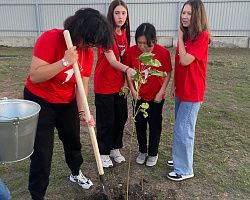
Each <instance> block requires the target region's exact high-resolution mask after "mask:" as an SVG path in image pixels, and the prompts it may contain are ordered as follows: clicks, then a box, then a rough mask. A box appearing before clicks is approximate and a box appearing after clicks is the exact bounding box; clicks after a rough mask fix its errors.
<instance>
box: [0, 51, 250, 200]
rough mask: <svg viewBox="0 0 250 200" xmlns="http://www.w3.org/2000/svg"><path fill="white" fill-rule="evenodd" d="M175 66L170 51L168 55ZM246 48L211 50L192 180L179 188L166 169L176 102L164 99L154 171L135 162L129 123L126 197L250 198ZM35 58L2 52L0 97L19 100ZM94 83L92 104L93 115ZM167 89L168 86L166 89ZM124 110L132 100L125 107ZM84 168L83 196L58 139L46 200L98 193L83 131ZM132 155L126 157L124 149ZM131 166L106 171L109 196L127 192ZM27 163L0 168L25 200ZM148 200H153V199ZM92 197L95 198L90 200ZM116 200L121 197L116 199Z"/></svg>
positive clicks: (249, 78)
mask: <svg viewBox="0 0 250 200" xmlns="http://www.w3.org/2000/svg"><path fill="white" fill-rule="evenodd" d="M170 51H171V55H172V61H174V59H173V57H174V49H170ZM249 55H250V49H213V48H211V49H210V52H209V66H208V72H207V91H206V99H205V101H204V103H203V105H202V108H201V109H200V112H199V116H198V121H197V127H196V139H195V154H194V173H195V178H193V179H190V180H187V181H184V182H180V183H176V182H171V181H169V180H167V179H166V174H167V172H169V171H170V170H171V168H169V167H167V166H166V161H167V160H168V159H170V158H171V141H172V130H173V123H174V111H173V109H174V104H173V101H172V100H171V99H170V98H169V97H168V98H167V99H166V102H165V105H164V112H163V113H164V116H163V117H164V120H163V131H162V138H161V143H160V149H159V161H158V163H157V166H156V167H153V168H147V167H145V166H138V165H136V164H135V161H134V159H135V156H136V154H137V151H138V149H137V143H136V137H135V136H132V137H133V138H132V144H130V141H131V127H132V125H131V123H130V121H128V124H127V126H126V130H125V135H124V149H123V150H122V152H123V153H124V154H126V156H125V157H126V158H127V161H128V157H129V156H130V157H131V171H130V187H129V188H130V190H129V193H130V198H129V199H135V198H133V195H134V197H136V199H138V200H139V199H157V200H165V199H211V200H214V199H250V159H249V158H250V153H249V152H250V151H249V147H250V131H249V130H250V114H249V113H250V101H249V94H250V89H249V88H250V87H249V82H250V67H249V63H250V56H249ZM31 57H32V49H31V48H7V47H0V85H1V87H0V98H1V97H3V96H7V97H8V98H22V89H23V85H24V81H25V78H26V74H27V72H28V70H29V65H30V61H31ZM92 84H93V81H91V85H90V88H91V89H90V94H89V98H88V99H89V104H90V108H91V110H92V111H93V113H94V109H95V108H94V103H93V91H92ZM168 91H169V88H168ZM129 107H131V106H130V101H129ZM82 144H83V149H82V153H83V157H84V164H83V166H82V170H83V171H84V172H85V173H86V174H88V176H89V177H91V179H92V181H93V182H94V184H95V186H94V188H93V189H92V190H90V191H83V190H82V189H81V188H79V187H78V186H77V185H74V184H71V183H69V181H68V175H69V173H70V172H69V169H68V168H67V165H66V163H65V161H64V160H65V159H64V155H63V148H62V144H61V142H60V141H59V139H58V137H57V136H56V138H55V148H54V155H53V163H52V171H51V177H50V185H49V187H48V190H47V195H46V197H47V199H58V200H59V199H94V196H96V195H97V194H99V193H100V192H101V191H102V190H101V188H100V184H99V176H98V173H97V169H96V164H95V159H94V156H93V151H92V146H91V143H90V138H89V135H88V131H87V129H86V127H82ZM130 150H131V154H129V151H130ZM127 169H128V162H127V163H125V164H123V165H121V166H118V165H117V166H115V167H114V168H112V169H108V170H105V180H106V181H107V184H108V186H109V187H110V189H111V190H112V191H118V192H119V191H120V194H123V195H124V194H125V191H126V184H127ZM28 170H29V159H27V160H25V161H22V162H18V163H12V164H4V165H0V177H1V179H3V180H4V182H5V183H6V184H7V185H8V187H9V189H10V191H11V193H12V197H13V199H14V200H15V199H16V200H19V199H25V200H26V199H29V193H28V190H27V184H28ZM150 195H151V196H150ZM95 198H97V197H95ZM116 199H119V198H118V197H117V198H116Z"/></svg>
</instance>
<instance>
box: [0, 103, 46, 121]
mask: <svg viewBox="0 0 250 200" xmlns="http://www.w3.org/2000/svg"><path fill="white" fill-rule="evenodd" d="M6 102H7V103H8V102H9V103H22V102H25V103H29V104H33V105H36V106H37V111H36V112H34V113H33V114H32V115H28V116H25V117H12V118H6V119H1V120H0V123H6V122H12V121H13V120H14V121H16V120H19V121H21V120H25V119H29V118H31V117H33V116H36V115H37V114H38V113H39V112H40V110H41V106H40V105H39V104H38V103H36V102H34V101H30V100H26V99H2V100H0V104H2V103H6ZM0 117H1V116H0ZM2 118H3V116H2Z"/></svg>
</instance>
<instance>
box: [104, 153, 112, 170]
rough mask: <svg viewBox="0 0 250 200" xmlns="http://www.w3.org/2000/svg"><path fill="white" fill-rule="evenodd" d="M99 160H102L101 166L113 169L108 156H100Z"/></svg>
mask: <svg viewBox="0 0 250 200" xmlns="http://www.w3.org/2000/svg"><path fill="white" fill-rule="evenodd" d="M101 160H102V166H103V167H105V168H107V167H113V162H112V160H110V157H109V155H101Z"/></svg>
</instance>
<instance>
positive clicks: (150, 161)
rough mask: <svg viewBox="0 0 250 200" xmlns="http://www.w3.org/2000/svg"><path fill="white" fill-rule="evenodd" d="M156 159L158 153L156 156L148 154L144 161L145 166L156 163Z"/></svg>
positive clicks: (151, 165)
mask: <svg viewBox="0 0 250 200" xmlns="http://www.w3.org/2000/svg"><path fill="white" fill-rule="evenodd" d="M157 160H158V155H157V156H149V157H148V159H147V162H146V166H148V167H153V166H155V165H156V163H157Z"/></svg>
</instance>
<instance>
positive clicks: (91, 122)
mask: <svg viewBox="0 0 250 200" xmlns="http://www.w3.org/2000/svg"><path fill="white" fill-rule="evenodd" d="M79 118H80V120H81V121H82V122H83V124H88V125H90V126H93V127H95V120H94V117H93V115H90V119H87V118H86V116H85V113H84V112H83V111H82V112H80V113H79Z"/></svg>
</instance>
